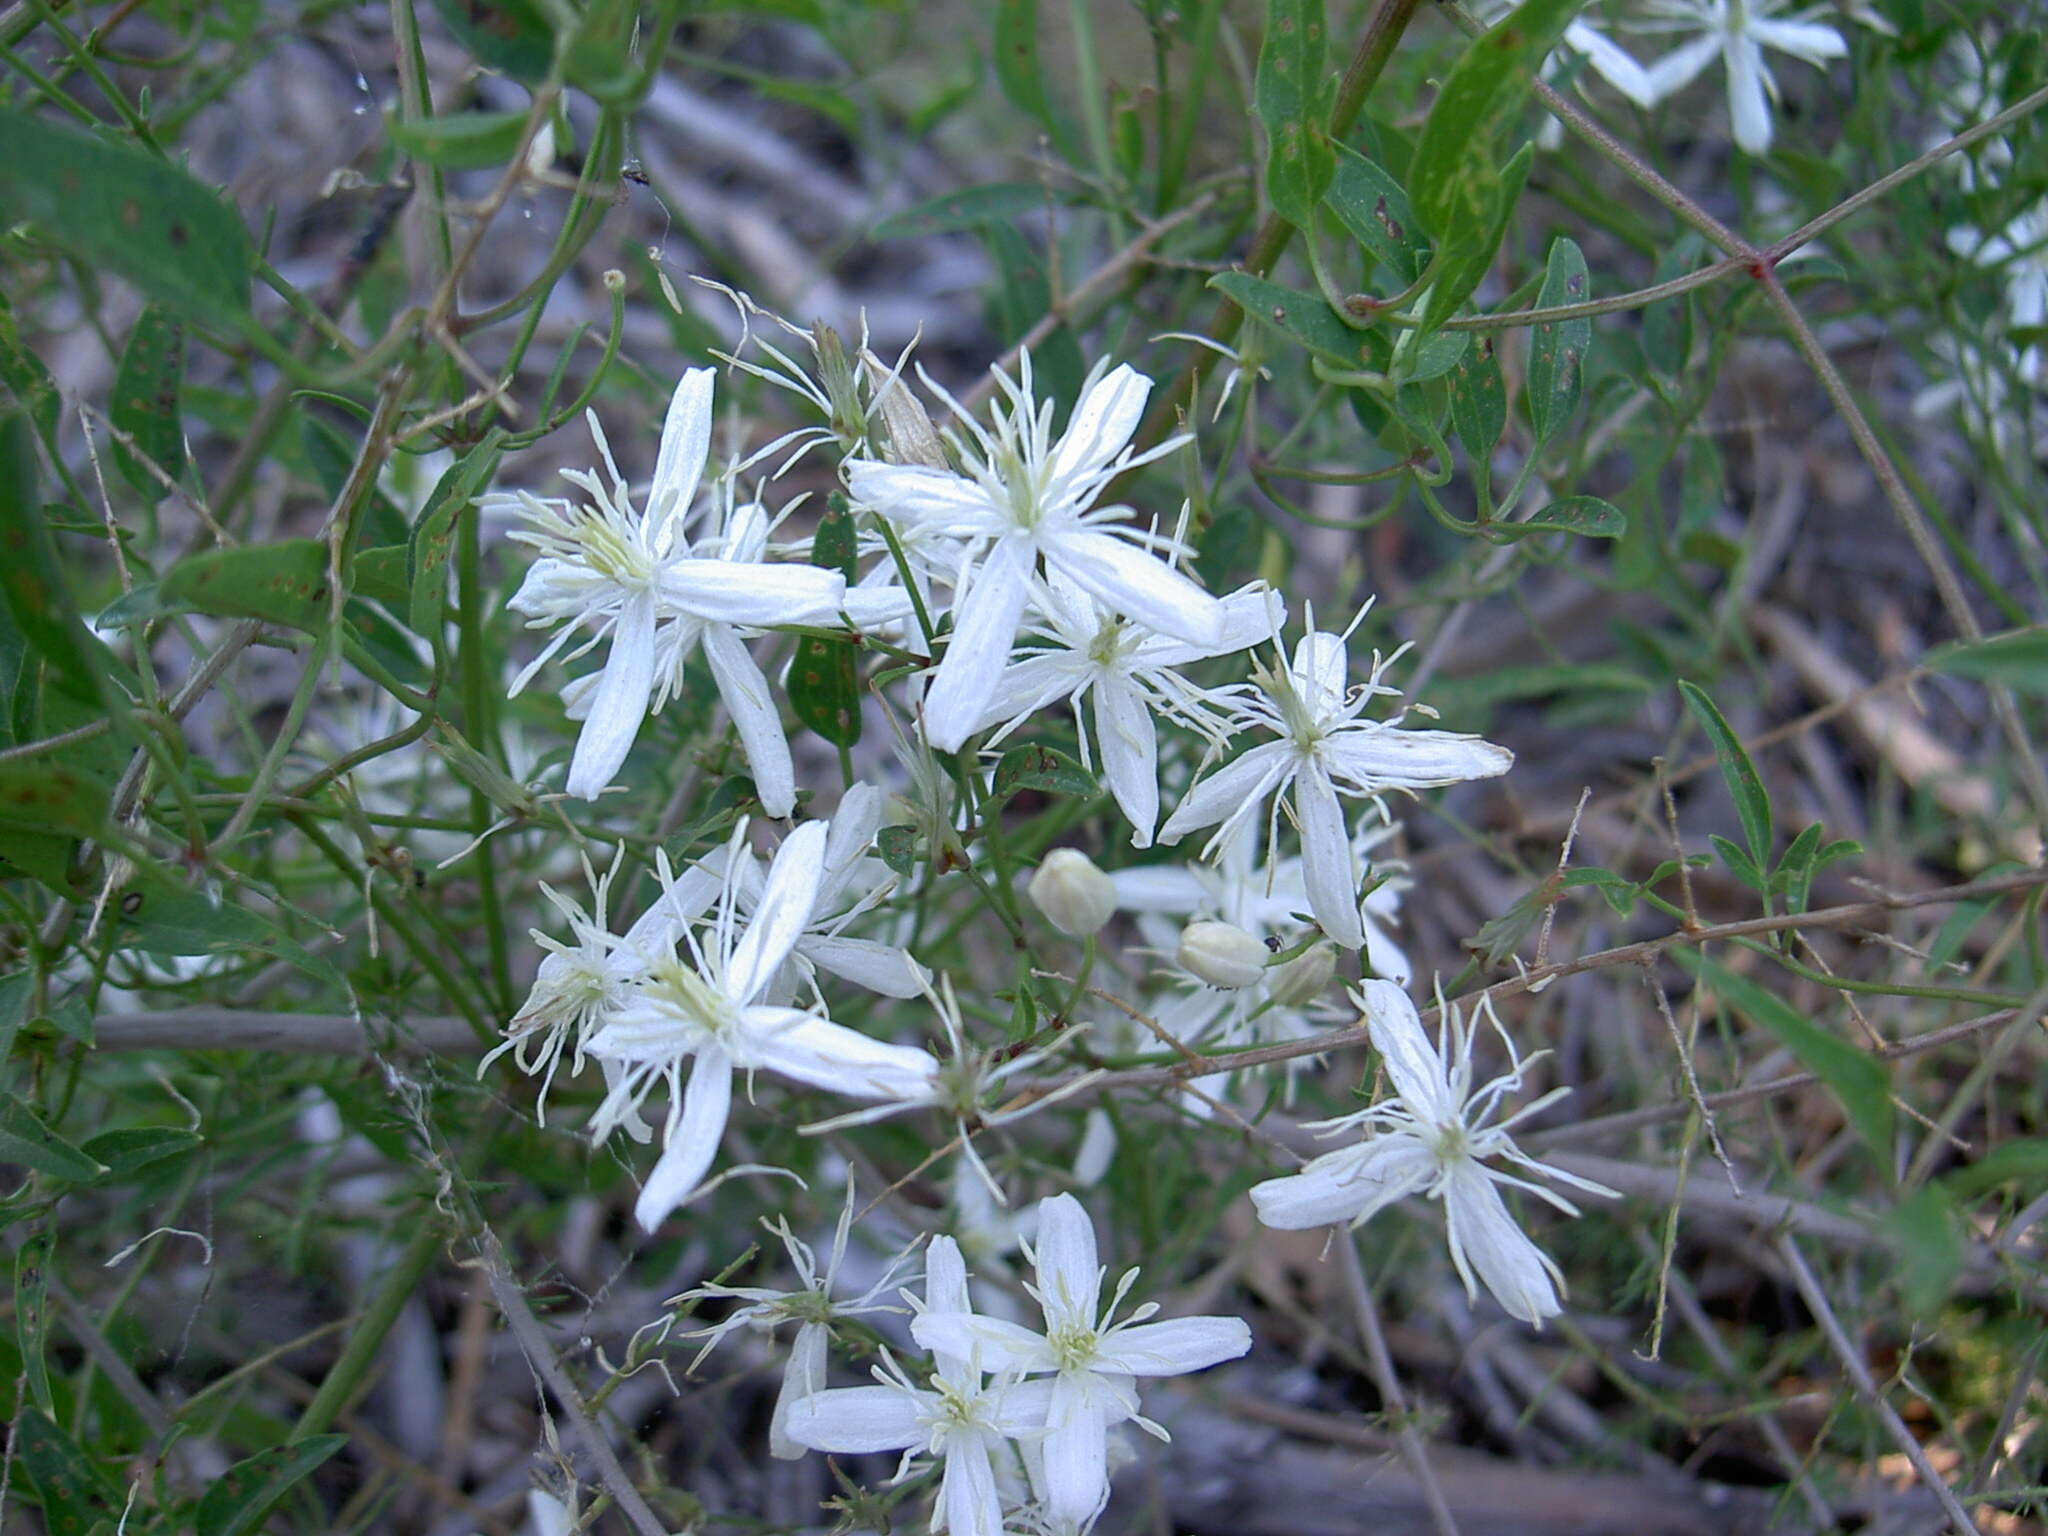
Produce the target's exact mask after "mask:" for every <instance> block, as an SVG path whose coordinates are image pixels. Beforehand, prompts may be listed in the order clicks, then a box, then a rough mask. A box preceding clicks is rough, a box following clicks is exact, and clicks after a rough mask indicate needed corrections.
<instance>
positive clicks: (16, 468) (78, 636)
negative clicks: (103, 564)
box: [0, 412, 106, 703]
mask: <svg viewBox="0 0 2048 1536" xmlns="http://www.w3.org/2000/svg"><path fill="white" fill-rule="evenodd" d="M0 601H4V602H5V604H6V607H7V613H8V616H9V617H10V618H11V619H13V621H14V625H15V627H16V628H17V629H18V630H20V631H21V635H22V638H23V639H24V640H25V641H26V642H27V644H28V647H29V649H30V650H32V651H34V652H35V653H36V654H37V655H38V656H40V657H42V659H43V660H44V661H45V662H46V663H47V664H48V665H49V667H50V670H51V672H52V673H53V674H54V675H55V676H56V677H57V679H58V680H59V681H60V682H61V683H62V684H63V686H64V689H65V691H66V692H67V693H69V694H70V695H71V696H72V697H73V698H76V699H81V700H85V701H87V702H92V703H97V702H98V701H99V699H100V696H101V686H102V679H103V678H104V677H105V676H106V666H105V663H104V659H103V658H104V652H105V647H104V646H102V645H100V644H99V642H98V641H96V640H94V639H93V638H92V635H91V634H90V633H89V632H88V631H87V629H86V627H85V623H84V621H83V620H82V619H80V618H79V616H78V608H77V605H76V604H75V603H73V602H72V600H71V585H70V583H69V582H68V581H67V580H66V579H65V567H64V564H63V562H62V561H60V560H59V558H58V555H57V548H56V543H55V541H54V540H53V539H52V538H51V537H50V529H49V525H48V524H47V523H46V522H45V521H44V519H43V507H42V501H41V499H40V498H39V497H38V496H37V495H36V465H35V449H34V447H33V446H32V445H31V443H30V440H29V431H28V421H27V418H25V417H24V416H22V415H21V414H20V413H19V412H10V413H8V414H7V415H5V416H0Z"/></svg>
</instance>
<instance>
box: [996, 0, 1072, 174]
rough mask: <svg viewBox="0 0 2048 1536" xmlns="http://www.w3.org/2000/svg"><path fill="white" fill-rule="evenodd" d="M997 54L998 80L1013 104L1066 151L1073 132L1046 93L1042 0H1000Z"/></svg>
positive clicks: (997, 13)
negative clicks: (1040, 18) (1040, 16)
mask: <svg viewBox="0 0 2048 1536" xmlns="http://www.w3.org/2000/svg"><path fill="white" fill-rule="evenodd" d="M994 57H995V65H996V83H997V84H998V85H1000V86H1001V87H1002V88H1003V94H1004V95H1005V96H1007V97H1009V99H1010V105H1011V106H1013V107H1015V108H1016V109H1017V110H1018V111H1020V112H1023V113H1025V114H1027V115H1028V116H1030V117H1033V118H1035V119H1037V121H1038V122H1039V123H1040V124H1041V125H1042V126H1043V127H1044V129H1045V131H1046V132H1047V133H1049V134H1051V135H1052V140H1053V143H1054V144H1055V145H1057V146H1058V147H1059V149H1060V152H1061V153H1062V154H1065V153H1066V151H1067V150H1068V149H1069V148H1070V147H1071V138H1072V135H1071V133H1070V131H1069V130H1068V127H1067V123H1066V119H1065V118H1063V117H1062V116H1060V114H1059V113H1057V112H1055V111H1054V110H1053V106H1052V102H1051V101H1050V100H1049V99H1048V98H1047V96H1046V94H1045V65H1044V64H1043V62H1041V60H1040V59H1039V56H1038V0H997V4H996V38H995V48H994Z"/></svg>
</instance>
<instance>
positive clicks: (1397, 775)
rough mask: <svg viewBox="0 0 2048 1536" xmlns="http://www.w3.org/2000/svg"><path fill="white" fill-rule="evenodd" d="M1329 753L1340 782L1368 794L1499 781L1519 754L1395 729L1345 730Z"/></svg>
mask: <svg viewBox="0 0 2048 1536" xmlns="http://www.w3.org/2000/svg"><path fill="white" fill-rule="evenodd" d="M1323 751H1324V754H1325V761H1327V762H1328V763H1329V765H1330V770H1331V773H1332V775H1333V776H1334V777H1336V778H1338V779H1342V780H1345V781H1347V782H1348V783H1349V784H1351V785H1352V786H1353V787H1354V788H1356V789H1357V791H1358V792H1359V793H1361V794H1368V795H1375V794H1379V793H1380V792H1382V791H1383V790H1389V789H1434V788H1437V787H1438V786H1440V785H1444V784H1462V783H1464V782H1465V781H1466V780H1468V779H1491V778H1496V777H1498V776H1499V775H1501V774H1503V773H1506V772H1507V771H1508V770H1509V769H1510V768H1512V767H1514V765H1515V754H1514V753H1512V752H1510V751H1509V750H1508V749H1507V748H1506V747H1499V746H1495V745H1494V744H1493V743H1492V742H1490V741H1487V740H1485V739H1484V738H1483V737H1479V736H1464V735H1460V734H1458V733H1457V732H1454V731H1404V730H1401V729H1400V728H1399V727H1397V726H1391V725H1385V726H1366V727H1360V728H1355V729H1352V730H1348V731H1343V732H1341V733H1339V734H1338V735H1335V736H1332V737H1331V738H1329V740H1327V741H1326V742H1325V743H1324V745H1323Z"/></svg>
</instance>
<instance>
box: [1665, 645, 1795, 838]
mask: <svg viewBox="0 0 2048 1536" xmlns="http://www.w3.org/2000/svg"><path fill="white" fill-rule="evenodd" d="M1678 691H1679V694H1680V695H1681V696H1682V697H1683V698H1684V699H1685V707H1686V708H1687V709H1689V710H1691V711H1692V715H1693V718H1694V719H1695V720H1697V721H1699V723H1700V724H1701V725H1702V726H1704V727H1705V728H1706V732H1707V739H1708V740H1709V741H1710V742H1712V743H1713V746H1714V757H1715V759H1716V761H1718V762H1719V763H1720V765H1721V777H1722V778H1723V779H1725V780H1727V782H1728V793H1729V794H1730V795H1731V796H1732V797H1733V798H1734V801H1735V814H1736V815H1737V816H1738V817H1740V818H1741V819H1742V835H1743V837H1744V838H1745V839H1747V841H1748V843H1749V856H1750V859H1751V861H1752V862H1753V863H1754V864H1755V865H1756V867H1757V868H1758V869H1769V868H1770V867H1771V843H1772V836H1771V796H1770V792H1769V791H1768V790H1766V789H1765V788H1764V781H1763V780H1762V779H1761V778H1760V777H1758V775H1757V771H1756V764H1755V763H1753V762H1751V761H1750V760H1749V753H1748V752H1747V751H1746V750H1745V749H1744V748H1743V745H1742V738H1741V737H1739V736H1737V735H1736V734H1735V732H1734V731H1733V730H1732V729H1730V727H1729V725H1728V722H1727V720H1726V719H1724V718H1723V717H1722V714H1721V711H1720V710H1719V709H1718V708H1717V707H1716V706H1715V704H1714V701H1713V700H1712V699H1710V698H1708V697H1707V693H1706V690H1705V689H1703V688H1701V687H1700V686H1699V685H1698V684H1697V683H1688V682H1680V683H1679V685H1678Z"/></svg>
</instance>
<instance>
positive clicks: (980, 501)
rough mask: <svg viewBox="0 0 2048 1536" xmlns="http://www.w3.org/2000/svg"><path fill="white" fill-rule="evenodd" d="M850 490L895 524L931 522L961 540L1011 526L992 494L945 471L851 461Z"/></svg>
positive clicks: (847, 466) (908, 465) (986, 534)
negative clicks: (990, 501) (998, 509)
mask: <svg viewBox="0 0 2048 1536" xmlns="http://www.w3.org/2000/svg"><path fill="white" fill-rule="evenodd" d="M846 488H847V490H848V491H850V492H851V493H852V495H853V499H854V500H855V501H857V502H859V503H860V504H861V505H862V506H865V507H871V508H873V509H874V510H875V511H876V512H879V513H880V514H881V515H882V516H884V517H886V518H888V519H889V521H891V522H892V523H894V522H908V523H912V524H928V525H930V526H932V527H934V528H936V529H939V530H940V531H943V532H946V533H950V534H954V535H957V536H960V537H980V538H987V537H989V536H990V535H992V534H995V533H999V532H1001V531H1002V530H1003V528H1005V527H1007V526H1009V520H1008V519H1007V518H1006V517H1005V518H1000V519H999V518H998V515H997V509H996V508H995V507H994V506H992V505H991V504H990V503H989V499H988V493H987V492H985V491H984V490H982V488H981V487H980V486H978V485H976V484H975V483H974V482H973V481H972V480H967V479H963V478H962V477H960V476H959V475H956V474H953V473H951V472H950V471H947V470H943V469H926V468H923V467H921V466H918V465H912V464H883V463H879V462H877V461H876V460H873V459H850V460H848V461H847V465H846Z"/></svg>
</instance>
